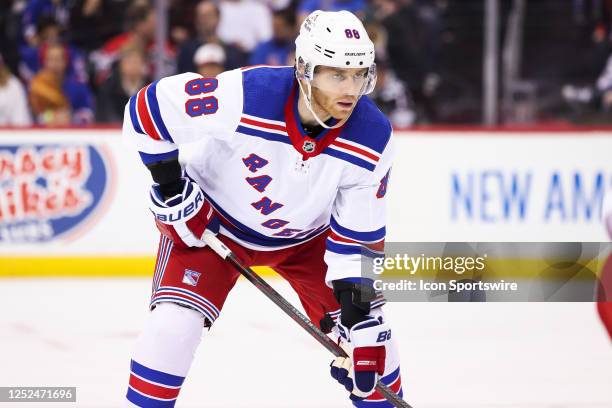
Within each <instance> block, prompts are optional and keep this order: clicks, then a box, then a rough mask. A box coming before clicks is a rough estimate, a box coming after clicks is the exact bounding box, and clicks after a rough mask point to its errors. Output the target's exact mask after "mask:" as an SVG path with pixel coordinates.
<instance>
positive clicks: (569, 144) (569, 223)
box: [0, 129, 612, 276]
mask: <svg viewBox="0 0 612 408" xmlns="http://www.w3.org/2000/svg"><path fill="white" fill-rule="evenodd" d="M394 137H395V143H396V159H395V164H394V167H393V169H392V172H391V176H390V181H389V191H388V194H387V200H388V221H387V231H388V235H387V240H389V241H395V242H401V241H410V242H438V241H483V242H486V241H488V242H512V241H517V242H518V241H521V242H524V241H534V242H538V241H604V240H607V236H606V234H605V231H604V229H603V227H602V225H601V207H602V202H603V199H604V196H605V194H606V193H607V192H609V191H610V189H611V182H612V161H611V160H610V159H609V157H608V156H609V154H610V153H609V152H612V131H607V132H606V131H591V132H583V131H575V132H553V131H550V132H545V131H544V132H543V131H523V132H519V131H516V132H496V131H456V130H447V131H422V130H421V131H417V130H415V131H404V132H396V133H395V136H394ZM150 183H151V177H150V175H149V173H148V171H147V170H146V168H145V167H144V166H143V165H142V164H141V162H140V159H139V157H138V154H137V152H136V151H135V150H134V147H133V146H132V145H131V143H129V141H127V140H125V139H124V138H122V137H121V132H120V130H118V129H57V130H41V129H29V130H0V276H2V275H4V276H7V275H8V276H21V275H24V274H25V275H30V274H32V275H73V274H85V275H142V274H150V273H151V271H152V269H153V264H154V255H155V253H156V250H157V244H158V232H157V230H156V228H155V226H154V223H153V220H152V217H151V215H150V213H149V210H148V199H147V197H148V190H149V187H150Z"/></svg>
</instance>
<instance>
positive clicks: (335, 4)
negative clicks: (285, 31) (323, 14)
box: [298, 0, 366, 23]
mask: <svg viewBox="0 0 612 408" xmlns="http://www.w3.org/2000/svg"><path fill="white" fill-rule="evenodd" d="M365 9H366V1H365V0H301V1H300V3H299V7H298V14H299V17H300V20H299V21H300V23H301V22H302V21H304V19H305V18H306V17H307V16H308V14H310V13H312V12H313V11H315V10H324V11H340V10H347V11H350V12H351V13H353V14H355V15H356V16H357V17H359V18H360V19H363V17H364V15H365Z"/></svg>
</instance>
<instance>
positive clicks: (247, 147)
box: [123, 11, 401, 407]
mask: <svg viewBox="0 0 612 408" xmlns="http://www.w3.org/2000/svg"><path fill="white" fill-rule="evenodd" d="M295 54H296V65H295V67H249V68H243V69H237V70H233V71H228V72H224V73H222V74H220V75H219V76H218V77H216V78H203V77H201V76H199V75H197V74H193V73H186V74H181V75H176V76H172V77H168V78H164V79H161V80H159V81H156V82H154V83H152V84H150V85H149V86H147V87H145V88H143V89H142V90H140V91H139V92H138V94H136V95H134V96H133V97H132V98H131V99H130V101H129V103H128V105H127V106H126V110H125V119H124V124H123V133H124V135H125V137H127V138H128V139H130V140H132V141H134V142H135V143H136V145H137V147H138V150H139V152H140V157H141V159H142V161H143V162H144V164H145V165H146V166H147V168H148V169H149V170H150V171H151V174H152V177H153V180H154V182H155V183H154V184H153V187H152V188H151V193H150V198H151V205H150V208H151V210H152V212H153V213H154V215H155V220H156V224H157V226H158V228H159V230H160V231H161V240H160V244H159V252H158V257H157V264H156V267H155V273H154V276H153V289H152V297H151V303H150V308H151V314H150V316H149V318H148V321H147V323H146V325H145V328H144V330H143V332H142V333H141V335H140V336H139V338H138V340H137V343H136V347H135V350H134V353H133V356H132V362H131V375H130V380H129V387H128V391H127V405H128V406H139V407H153V406H155V407H166V406H167V407H171V406H174V403H175V401H176V398H177V396H178V394H179V391H180V388H181V385H182V384H183V380H184V379H185V376H186V375H187V372H188V370H189V366H190V364H191V362H192V359H193V357H194V353H195V350H196V348H197V346H198V344H199V343H200V338H201V335H202V331H203V328H210V327H211V326H212V325H213V323H214V322H215V320H216V319H217V318H218V317H219V314H220V312H221V309H222V307H223V303H224V302H225V299H226V297H227V295H228V293H229V291H230V290H231V289H232V287H233V286H234V284H235V283H236V280H237V278H238V273H237V272H236V271H234V270H233V268H231V267H230V266H229V265H228V264H227V263H226V262H225V261H223V260H222V259H221V258H219V257H218V256H217V255H216V254H215V253H214V252H213V251H212V250H211V249H210V248H207V247H206V246H205V243H204V242H203V241H202V239H201V238H202V236H203V233H204V231H205V230H206V229H208V230H209V231H213V232H217V231H218V234H219V238H220V239H221V240H222V241H223V242H224V243H225V244H226V245H227V246H228V247H229V248H230V249H231V250H232V251H233V252H234V253H235V254H236V255H237V256H238V257H239V258H240V259H241V260H242V261H243V262H244V263H245V264H247V265H267V266H270V267H272V268H274V269H275V270H276V271H277V272H278V273H279V274H280V275H281V276H282V277H283V278H285V279H286V280H287V281H289V283H290V284H291V286H292V287H293V288H294V289H295V291H296V292H297V294H298V295H299V298H300V301H301V303H302V306H303V307H304V309H305V311H306V313H307V314H308V316H309V318H310V319H311V320H312V321H313V322H315V324H318V325H319V326H320V327H321V329H322V330H323V331H325V332H330V331H335V332H337V333H339V335H341V336H342V337H343V339H344V342H345V344H346V345H347V347H348V349H349V351H350V354H349V355H350V357H351V358H350V359H337V360H336V361H334V362H333V364H332V367H331V374H332V376H333V377H334V378H335V379H336V380H338V381H339V382H340V383H341V384H342V385H343V386H345V387H346V389H347V390H349V391H350V396H351V399H352V400H353V404H354V405H356V406H360V407H361V406H362V407H385V406H390V405H389V404H388V403H386V402H385V400H384V399H383V398H382V397H381V396H380V395H379V394H378V393H377V392H375V390H374V388H375V384H376V381H377V380H379V379H380V380H381V381H382V382H383V383H385V384H387V385H389V386H390V387H391V389H392V390H394V391H395V392H399V393H400V394H401V381H400V371H399V358H398V354H397V348H396V344H395V342H394V337H393V336H392V335H391V333H392V332H391V329H390V328H389V325H388V323H387V321H386V320H385V317H384V315H383V312H382V310H381V306H382V305H383V304H384V299H383V298H382V296H380V295H376V294H375V293H374V291H373V289H372V287H371V282H370V281H368V280H365V279H362V278H360V275H361V270H360V259H361V254H362V253H365V254H376V253H380V251H381V250H382V246H383V242H384V237H385V193H386V190H387V182H388V180H389V171H390V167H391V156H392V150H393V148H392V140H391V126H390V124H389V121H388V120H387V119H386V118H385V117H384V115H383V114H382V113H381V112H380V111H379V110H378V109H377V108H376V107H375V105H374V104H373V103H372V102H371V101H370V100H369V99H368V98H367V97H364V96H363V95H365V94H367V93H369V92H370V91H372V89H373V88H374V85H375V82H376V65H375V63H374V46H373V44H372V42H371V41H370V39H369V38H368V35H367V34H366V31H365V29H364V27H363V25H362V24H361V22H360V21H359V20H358V19H357V18H356V17H355V16H354V15H353V14H351V13H349V12H346V11H340V12H322V11H315V12H313V13H312V14H311V15H310V16H308V18H307V19H306V20H305V21H304V23H303V24H302V26H301V29H300V34H299V36H298V38H297V39H296V53H295ZM194 141H202V143H195V144H191V145H189V146H184V144H186V143H189V142H194ZM179 145H183V148H185V149H191V151H190V156H191V158H190V160H189V163H188V164H187V165H186V168H185V169H184V172H183V171H182V169H181V166H180V165H179V162H178V149H177V146H179ZM246 307H247V305H245V308H246Z"/></svg>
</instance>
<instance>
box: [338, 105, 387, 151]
mask: <svg viewBox="0 0 612 408" xmlns="http://www.w3.org/2000/svg"><path fill="white" fill-rule="evenodd" d="M392 130H393V129H392V127H391V122H389V119H387V117H386V116H385V115H384V114H383V113H382V112H381V111H380V109H378V107H377V106H376V105H375V104H374V102H372V100H371V99H370V98H368V97H367V96H362V97H361V98H360V99H359V102H357V106H355V109H354V110H353V113H351V117H350V118H349V120H348V121H347V122H346V124H345V125H344V130H343V132H342V134H341V137H342V138H343V139H347V140H350V141H352V142H354V143H357V144H359V145H362V146H365V147H367V148H369V149H372V150H374V151H376V152H377V153H378V154H382V153H383V151H384V150H385V148H386V147H387V145H388V144H389V141H390V140H391V132H392Z"/></svg>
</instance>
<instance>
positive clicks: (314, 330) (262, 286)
mask: <svg viewBox="0 0 612 408" xmlns="http://www.w3.org/2000/svg"><path fill="white" fill-rule="evenodd" d="M204 240H205V241H206V243H207V244H208V245H210V247H211V248H212V249H213V251H215V252H216V253H217V254H218V255H219V256H220V257H221V258H223V259H225V260H226V261H228V262H229V263H230V264H231V265H232V266H233V267H234V268H235V269H236V270H237V271H238V272H240V274H241V275H242V276H244V277H245V278H246V279H247V280H248V281H249V282H251V283H252V284H253V285H255V287H256V288H257V289H259V290H260V291H261V292H262V293H263V294H264V295H266V297H267V298H268V299H270V300H271V301H272V302H274V304H275V305H277V306H278V307H280V308H281V310H282V311H283V312H285V313H286V314H287V315H288V316H289V317H290V318H291V319H293V321H295V322H296V323H297V324H299V325H300V326H301V327H302V328H303V329H304V330H306V331H307V332H308V334H310V335H311V336H312V337H314V338H315V340H317V341H318V342H319V343H321V345H323V347H325V348H326V349H327V350H328V351H330V352H331V353H332V354H333V355H334V356H336V357H347V354H346V353H345V352H344V350H343V349H342V347H340V346H339V345H338V344H336V342H334V341H333V340H332V339H330V338H329V337H327V335H326V334H325V333H323V332H322V331H321V330H320V329H319V328H318V327H317V326H315V325H314V323H313V322H312V321H311V320H310V319H309V318H308V317H306V316H304V315H303V314H302V312H300V311H299V310H298V309H296V308H295V307H294V306H293V305H292V304H291V303H289V302H288V301H287V299H285V298H284V297H283V296H282V295H281V294H280V293H278V292H277V291H276V290H275V289H274V288H273V287H272V286H270V285H269V284H268V283H267V282H266V281H265V280H264V279H263V278H262V277H261V276H259V275H258V274H257V273H255V271H253V270H252V269H251V268H249V267H246V266H244V265H243V264H242V262H240V260H239V259H238V258H237V257H236V255H234V253H233V252H232V251H231V250H230V249H229V248H228V247H227V246H225V244H223V243H222V242H221V241H220V240H219V238H217V237H216V236H214V235H213V234H208V233H207V234H205V235H204ZM376 391H378V392H379V393H380V394H381V395H382V396H383V397H384V398H385V399H386V400H387V401H389V402H390V403H391V404H393V406H394V407H398V408H412V407H411V406H410V405H408V403H407V402H406V401H404V400H403V399H401V398H400V397H399V396H398V395H397V394H396V393H394V392H393V391H392V390H391V389H390V388H389V387H387V386H386V385H385V384H383V383H382V382H380V381H378V382H377V383H376Z"/></svg>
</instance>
